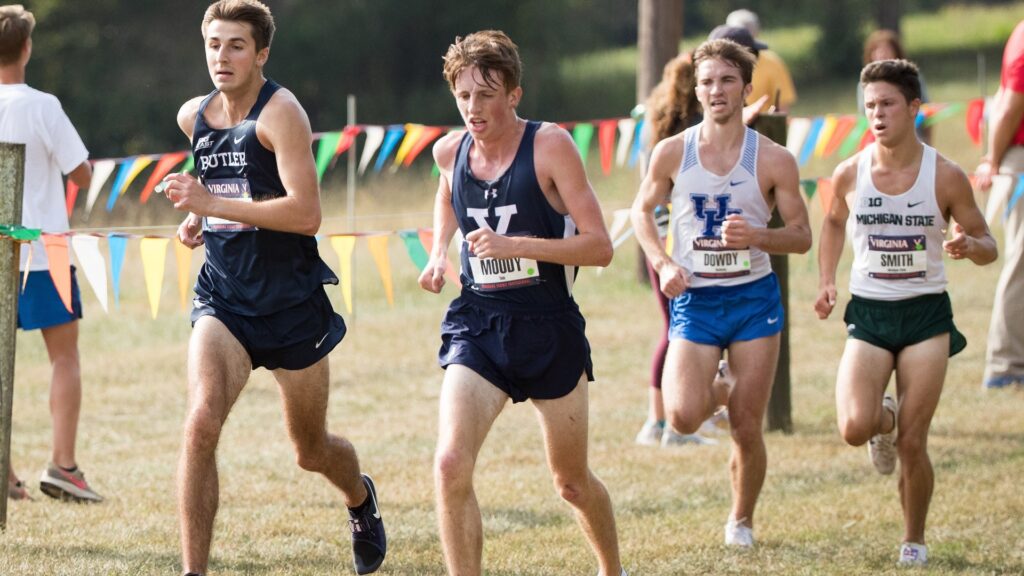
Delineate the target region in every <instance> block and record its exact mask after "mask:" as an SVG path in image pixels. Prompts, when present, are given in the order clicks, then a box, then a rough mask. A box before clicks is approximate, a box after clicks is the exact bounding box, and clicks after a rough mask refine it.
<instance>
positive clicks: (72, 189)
mask: <svg viewBox="0 0 1024 576" xmlns="http://www.w3.org/2000/svg"><path fill="white" fill-rule="evenodd" d="M76 198H78V184H75V182H74V180H72V179H71V178H68V193H67V196H66V200H67V204H68V218H70V217H71V211H72V210H74V209H75V199H76Z"/></svg>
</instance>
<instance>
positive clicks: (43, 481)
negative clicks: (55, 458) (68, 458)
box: [39, 462, 103, 503]
mask: <svg viewBox="0 0 1024 576" xmlns="http://www.w3.org/2000/svg"><path fill="white" fill-rule="evenodd" d="M39 489H40V490H41V491H42V492H43V494H46V495H47V496H49V497H50V498H56V499H57V500H63V501H66V502H85V503H99V502H103V497H102V496H100V495H99V494H97V493H96V491H95V490H93V489H92V488H90V487H89V483H88V482H86V481H85V473H83V472H82V469H81V468H79V467H77V466H75V467H74V468H73V469H72V470H65V469H64V468H61V467H60V466H57V465H56V464H54V463H53V462H50V463H49V464H47V465H46V469H45V470H43V475H42V476H41V477H40V478H39Z"/></svg>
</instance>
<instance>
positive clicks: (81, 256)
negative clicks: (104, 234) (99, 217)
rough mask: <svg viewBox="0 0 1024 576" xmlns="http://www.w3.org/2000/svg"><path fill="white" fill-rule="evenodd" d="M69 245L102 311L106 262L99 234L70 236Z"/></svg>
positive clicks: (105, 295)
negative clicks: (101, 249)
mask: <svg viewBox="0 0 1024 576" xmlns="http://www.w3.org/2000/svg"><path fill="white" fill-rule="evenodd" d="M71 247H72V248H74V250H75V258H77V259H78V265H79V266H81V267H82V272H84V273H85V279H86V280H88V281H89V286H90V287H92V292H93V294H95V295H96V299H97V300H99V301H100V306H102V307H103V311H104V312H109V310H108V309H107V263H106V260H105V259H104V258H103V254H101V253H100V239H99V236H93V235H91V234H89V235H87V234H76V235H74V236H72V237H71Z"/></svg>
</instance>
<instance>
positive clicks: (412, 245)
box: [398, 230, 430, 272]
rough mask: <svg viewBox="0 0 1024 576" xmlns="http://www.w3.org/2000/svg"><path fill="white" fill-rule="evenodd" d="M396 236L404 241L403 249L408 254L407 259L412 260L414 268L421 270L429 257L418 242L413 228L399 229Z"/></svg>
mask: <svg viewBox="0 0 1024 576" xmlns="http://www.w3.org/2000/svg"><path fill="white" fill-rule="evenodd" d="M398 236H399V237H400V238H401V239H402V242H404V243H405V251H406V252H407V253H408V254H409V259H410V260H412V263H413V265H414V266H416V269H417V270H419V271H420V272H422V271H423V269H424V268H426V267H427V262H429V261H430V257H429V256H427V251H426V250H424V249H423V244H421V243H420V236H419V234H418V233H417V232H416V231H415V230H399V231H398Z"/></svg>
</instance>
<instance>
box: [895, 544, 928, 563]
mask: <svg viewBox="0 0 1024 576" xmlns="http://www.w3.org/2000/svg"><path fill="white" fill-rule="evenodd" d="M897 563H898V564H899V565H900V566H925V565H927V564H928V547H927V546H925V545H924V544H915V543H913V542H904V543H903V544H902V545H901V546H900V559H899V561H898V562H897Z"/></svg>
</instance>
